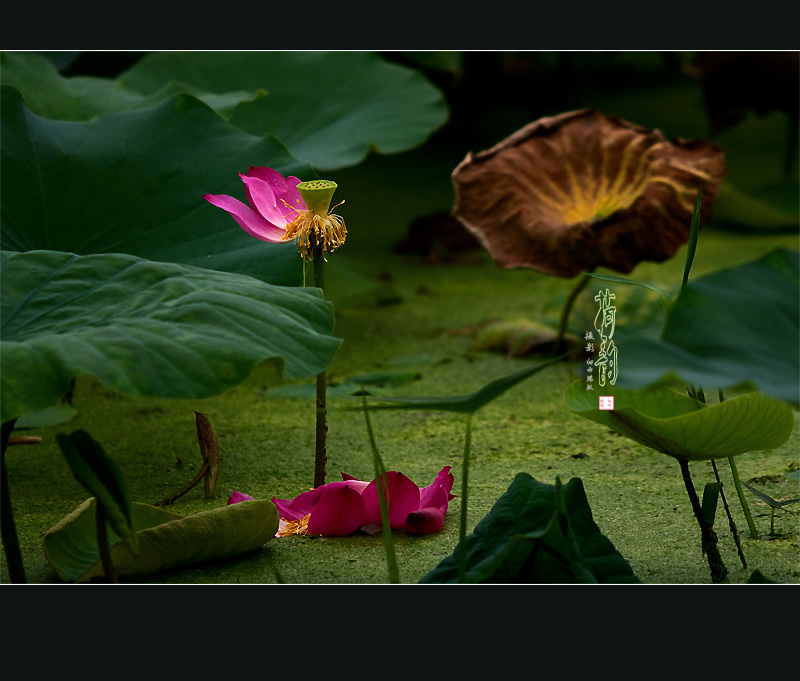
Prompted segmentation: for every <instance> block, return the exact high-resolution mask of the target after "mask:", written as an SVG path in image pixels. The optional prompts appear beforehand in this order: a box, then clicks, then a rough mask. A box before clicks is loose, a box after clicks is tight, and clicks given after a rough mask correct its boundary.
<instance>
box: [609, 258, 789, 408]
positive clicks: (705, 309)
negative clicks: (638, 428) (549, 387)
mask: <svg viewBox="0 0 800 681" xmlns="http://www.w3.org/2000/svg"><path fill="white" fill-rule="evenodd" d="M798 347H800V256H799V255H798V253H797V252H794V251H789V250H786V249H776V250H774V251H772V252H770V253H768V254H766V255H764V256H763V257H761V258H759V259H758V260H755V261H754V262H750V263H746V264H744V265H740V266H738V267H732V268H727V269H723V270H720V271H718V272H714V273H712V274H709V275H707V276H705V277H700V278H698V279H695V280H694V281H690V282H689V283H688V284H687V285H686V287H685V288H684V289H683V291H682V292H681V294H680V296H679V297H678V299H677V300H676V301H675V304H674V305H673V307H672V309H671V310H670V312H669V315H668V317H667V321H666V323H665V326H664V330H663V333H662V336H661V338H644V337H642V338H631V339H629V340H627V341H625V342H624V343H623V342H620V343H619V344H618V352H619V378H618V380H617V386H619V387H625V388H634V387H640V386H644V385H649V384H653V383H656V382H658V381H670V380H671V381H672V382H675V381H676V380H679V381H682V382H684V383H690V384H692V385H695V386H702V387H704V388H706V389H709V388H723V389H724V388H731V387H739V386H746V385H749V386H752V387H756V388H757V389H758V390H759V391H761V392H763V393H765V394H768V395H770V396H772V397H777V398H779V399H782V400H786V401H787V402H790V403H792V404H794V405H797V404H798V403H800V383H799V382H798V378H799V377H800V355H798V352H797V349H798Z"/></svg>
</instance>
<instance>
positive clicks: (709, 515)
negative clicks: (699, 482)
mask: <svg viewBox="0 0 800 681" xmlns="http://www.w3.org/2000/svg"><path fill="white" fill-rule="evenodd" d="M721 489H722V483H721V482H707V483H706V486H705V487H704V488H703V502H702V510H703V518H705V521H706V523H708V526H709V527H711V526H712V525H713V524H714V518H715V517H716V515H717V501H719V492H720V490H721Z"/></svg>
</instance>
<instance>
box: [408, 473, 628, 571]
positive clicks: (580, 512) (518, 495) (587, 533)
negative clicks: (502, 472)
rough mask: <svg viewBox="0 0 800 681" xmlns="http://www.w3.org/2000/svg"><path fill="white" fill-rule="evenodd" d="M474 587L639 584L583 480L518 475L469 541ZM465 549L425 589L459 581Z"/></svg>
mask: <svg viewBox="0 0 800 681" xmlns="http://www.w3.org/2000/svg"><path fill="white" fill-rule="evenodd" d="M465 541H466V547H467V574H466V577H467V582H470V583H508V582H514V583H551V584H552V583H574V582H581V583H624V582H629V583H631V582H632V583H637V582H638V581H639V580H638V579H637V578H636V576H635V575H634V573H633V570H631V567H630V565H628V563H627V561H626V560H625V559H624V558H623V557H622V556H621V555H620V554H619V552H617V550H616V549H615V548H614V545H613V544H612V543H611V542H610V541H609V540H608V538H606V537H605V536H604V535H603V534H602V533H601V532H600V529H599V528H598V527H597V525H596V524H595V522H594V519H593V518H592V511H591V508H590V507H589V502H588V500H587V499H586V494H585V492H584V488H583V483H582V481H581V480H580V478H573V479H572V480H570V481H569V482H568V483H567V484H566V485H563V486H562V485H561V483H560V481H559V480H558V479H557V480H556V485H555V486H554V485H548V484H545V483H542V482H539V481H537V480H535V479H534V478H532V477H531V476H530V475H528V474H527V473H518V474H517V476H516V477H515V478H514V481H513V482H512V483H511V485H510V486H509V488H508V490H507V491H506V492H505V494H503V496H501V497H500V498H499V499H498V500H497V502H496V503H495V505H494V506H493V507H492V509H491V510H490V511H489V513H488V515H486V516H485V517H484V518H483V519H482V520H481V521H480V522H479V523H478V524H477V525H476V526H475V530H474V532H473V533H472V534H471V535H469V536H468V537H467V538H466V540H465ZM459 551H460V545H459V546H457V547H456V550H455V551H454V552H453V554H452V555H451V556H449V557H447V558H445V559H444V560H443V561H442V562H441V563H439V565H438V566H437V567H436V568H434V569H433V570H432V571H431V572H429V573H428V574H427V575H425V576H424V577H423V578H422V580H420V581H421V583H427V584H431V583H443V582H445V583H454V582H456V581H457V572H458V565H457V559H458V554H459Z"/></svg>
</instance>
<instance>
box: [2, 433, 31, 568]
mask: <svg viewBox="0 0 800 681" xmlns="http://www.w3.org/2000/svg"><path fill="white" fill-rule="evenodd" d="M16 421H17V419H11V420H10V421H6V422H5V423H4V424H3V426H2V435H0V437H2V448H0V535H2V541H3V551H4V552H5V554H6V562H7V563H8V576H9V578H10V579H11V582H12V583H14V584H25V583H26V581H27V580H26V579H25V568H24V567H23V565H22V551H21V550H20V548H19V537H17V526H16V525H15V523H14V514H13V512H12V509H11V497H10V496H9V493H8V473H7V471H6V448H7V447H8V438H9V437H11V431H13V430H14V424H15V423H16Z"/></svg>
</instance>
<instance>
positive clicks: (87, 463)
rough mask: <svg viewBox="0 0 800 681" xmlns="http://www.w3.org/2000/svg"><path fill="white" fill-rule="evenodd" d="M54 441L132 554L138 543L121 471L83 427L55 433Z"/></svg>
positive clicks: (135, 550)
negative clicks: (71, 431)
mask: <svg viewBox="0 0 800 681" xmlns="http://www.w3.org/2000/svg"><path fill="white" fill-rule="evenodd" d="M56 442H58V446H59V447H60V448H61V452H62V453H63V454H64V458H65V459H66V460H67V464H68V465H69V467H70V470H71V471H72V473H73V475H74V476H75V477H76V478H77V479H78V481H79V482H80V483H81V484H82V485H83V486H84V487H85V488H86V489H87V490H88V491H89V492H91V493H92V494H93V495H94V496H95V497H96V499H97V500H98V501H99V503H100V504H101V505H102V507H103V509H104V510H105V514H106V519H107V520H108V522H109V523H110V524H111V527H112V528H113V529H114V531H115V532H116V533H117V534H118V535H119V536H120V537H122V538H123V539H125V540H127V541H128V542H129V543H130V545H131V550H132V551H133V552H134V553H136V552H137V551H138V544H137V541H136V532H135V530H134V529H133V520H132V518H131V502H130V500H129V498H128V489H127V486H126V484H125V477H124V476H123V475H122V471H120V470H119V468H118V467H117V465H116V464H115V463H114V462H113V461H112V460H111V459H109V458H108V456H107V455H106V453H105V451H104V450H103V448H102V447H101V446H100V444H99V443H98V442H97V441H96V440H94V438H92V436H91V435H89V433H87V432H86V431H84V430H76V431H74V432H73V433H70V434H69V435H66V434H64V433H59V434H58V435H56Z"/></svg>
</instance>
